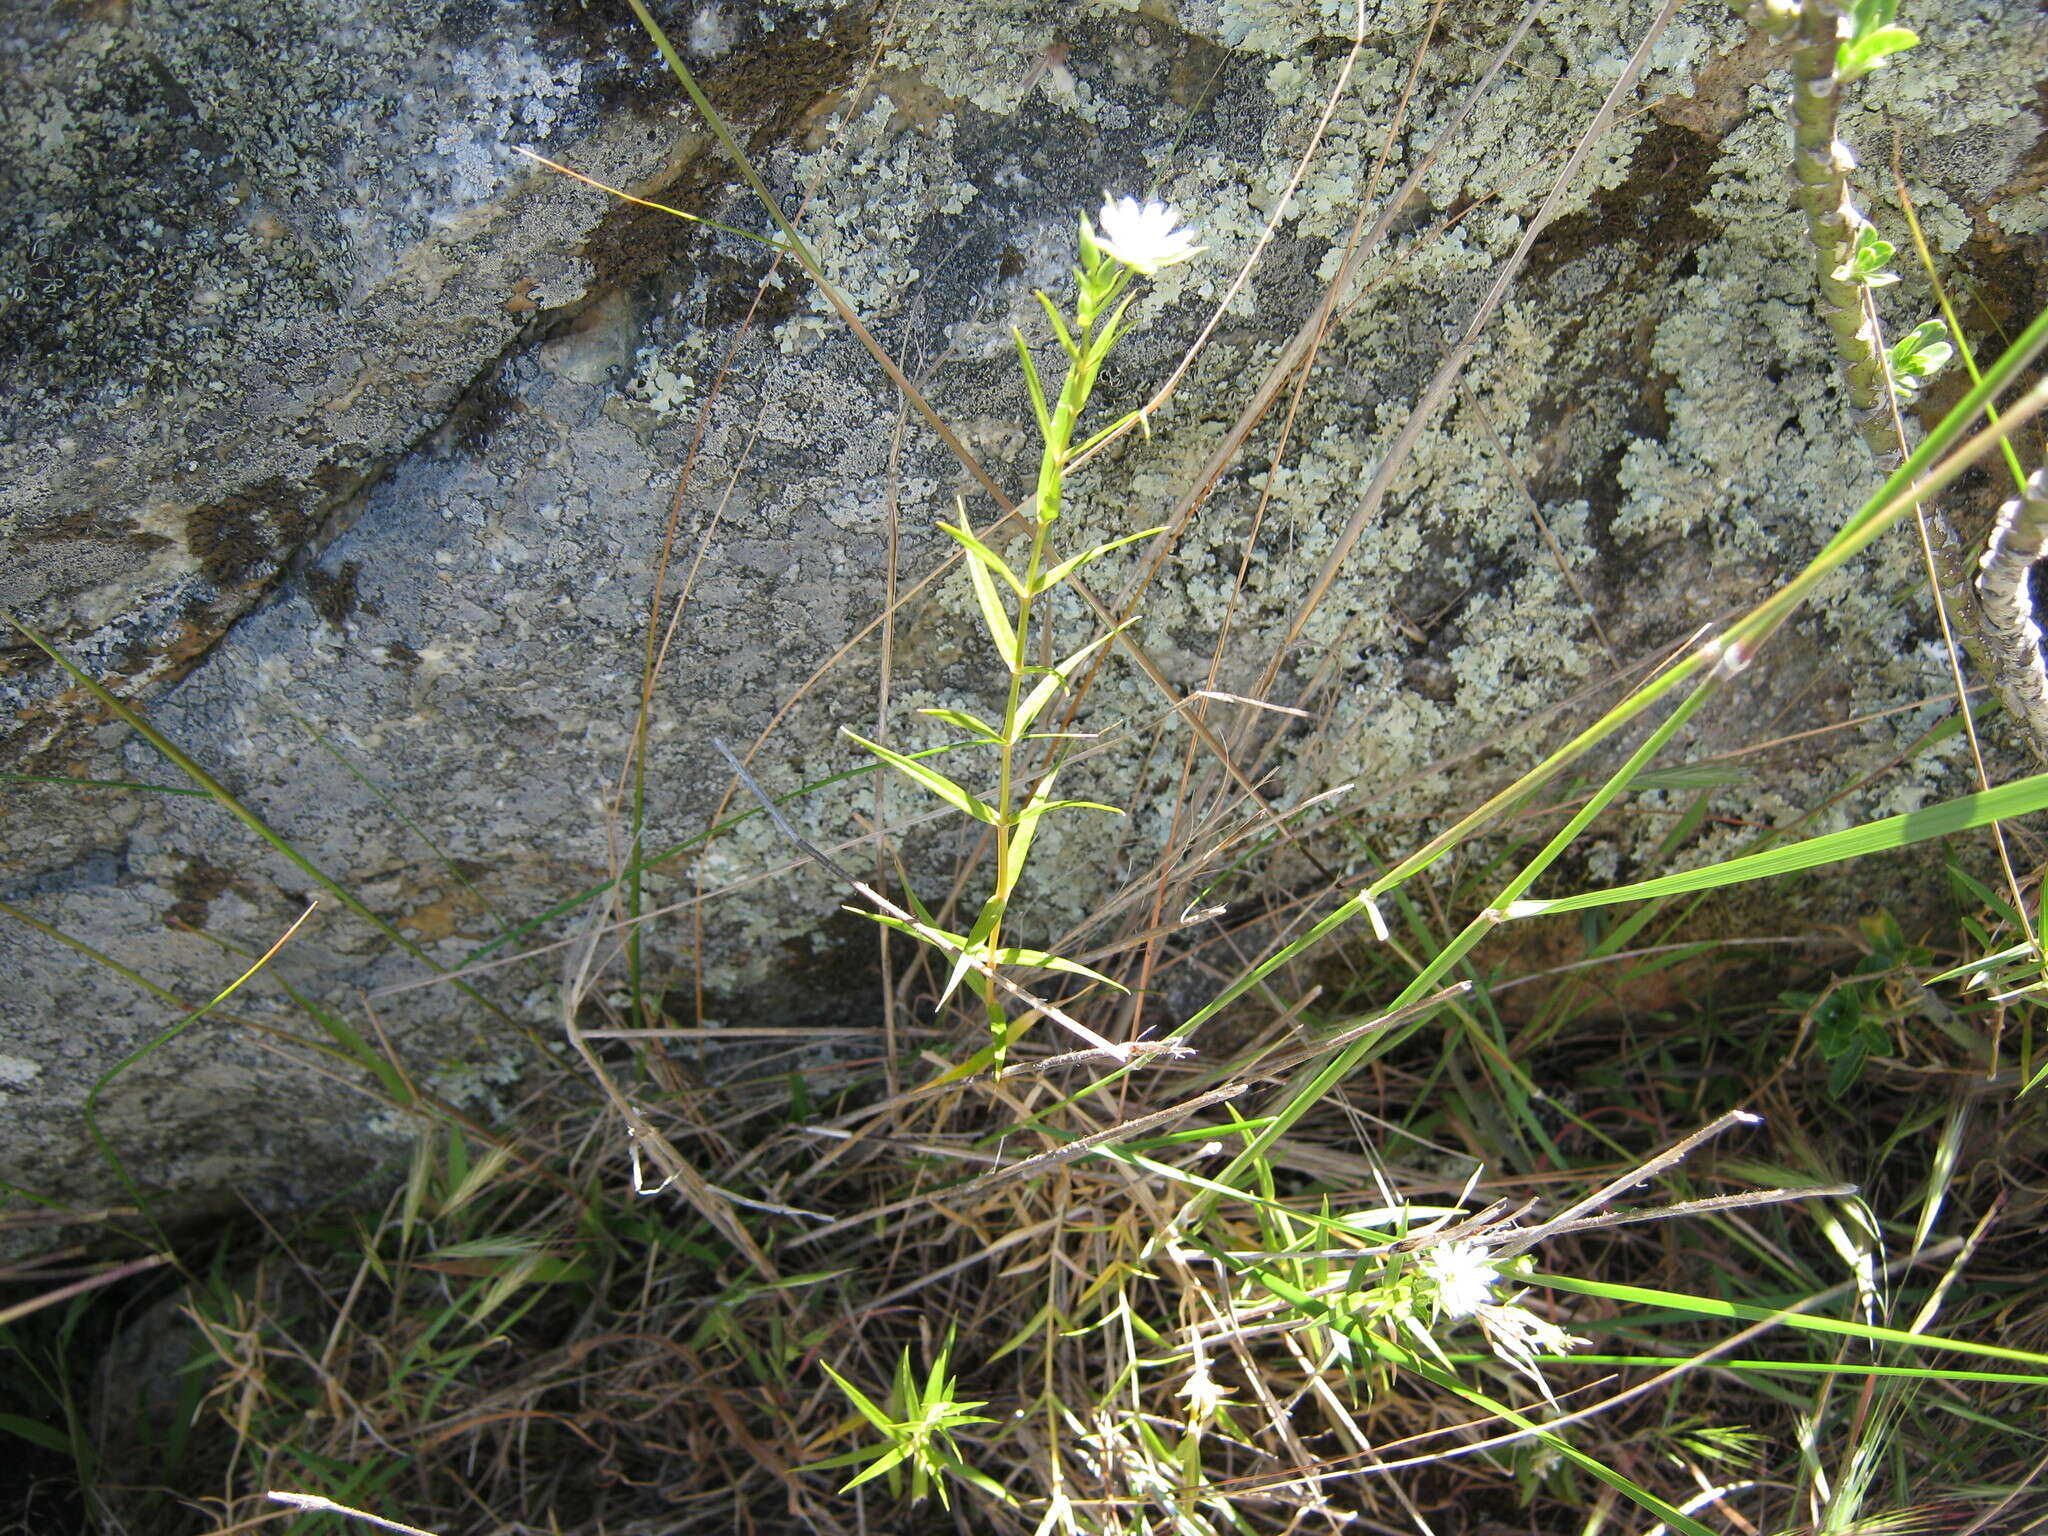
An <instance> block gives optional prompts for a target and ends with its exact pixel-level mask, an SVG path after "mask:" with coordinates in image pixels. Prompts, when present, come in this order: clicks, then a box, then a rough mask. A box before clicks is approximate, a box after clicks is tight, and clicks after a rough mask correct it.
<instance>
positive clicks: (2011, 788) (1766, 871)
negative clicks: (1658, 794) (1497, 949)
mask: <svg viewBox="0 0 2048 1536" xmlns="http://www.w3.org/2000/svg"><path fill="white" fill-rule="evenodd" d="M2044 807H2048V773H2037V774H2034V775H2033V776H2031V777H2029V778H2024V779H2015V780H2014V781H2013V782H2012V783H2010V784H2001V785H2000V786H1999V787H1998V788H1996V789H1994V790H1990V791H1988V792H1986V791H1980V792H1978V793H1976V794H1971V795H1959V796H1957V797H1956V798H1955V799H1953V800H1945V801H1943V802H1942V803H1941V804H1940V805H1935V806H1930V807H1928V808H1927V809H1926V810H1922V811H1908V812H1907V813H1906V814H1905V815H1903V816H1887V817H1885V818H1884V819H1883V820H1881V821H1872V822H1866V823H1864V824H1863V825H1862V826H1860V827H1850V828H1848V829H1847V830H1845V831H1841V832H1830V833H1828V834H1827V835H1826V836H1825V837H1813V838H1808V839H1807V840H1806V841H1805V842H1803V843H1792V844H1789V845H1787V846H1786V847H1783V848H1767V849H1765V850H1764V851H1763V852H1762V853H1751V854H1745V855H1743V856H1742V857H1741V858H1735V859H1726V860H1723V861H1722V862H1721V863H1719V864H1709V865H1707V866H1706V867H1705V868H1704V869H1689V870H1686V871H1684V872H1683V873H1680V874H1676V875H1663V876H1660V877H1658V878H1657V879H1655V880H1641V881H1637V882H1636V883H1635V884H1633V885H1617V886H1610V887H1609V888H1608V889H1606V890H1604V891H1585V892H1582V893H1580V894H1579V895H1577V896H1561V897H1558V898H1557V899H1555V900H1552V901H1517V902H1511V903H1509V905H1508V908H1507V916H1509V917H1511V918H1514V917H1536V916H1539V915H1541V914H1543V913H1549V912H1580V911H1584V910H1585V909H1586V908H1588V907H1606V906H1613V905H1615V904H1616V903H1618V902H1624V901H1649V900H1652V899H1654V898H1656V897H1659V896H1682V895H1685V894H1688V893H1690V892H1693V891H1711V890H1718V889H1719V888H1720V887H1722V886H1724V885H1739V884H1741V883H1743V882H1744V881H1749V880H1768V879H1772V878H1774V877H1776V876H1779V875H1789V874H1796V873H1798V872H1799V871H1801V870H1806V869H1816V868H1818V867H1819V866H1821V865H1823V864H1839V863H1841V862H1843V861H1844V860H1847V859H1858V858H1863V857H1865V856H1866V855H1869V854H1873V853H1888V852H1890V851H1892V850H1893V849H1895V848H1907V847H1911V846H1912V845H1913V844H1914V843H1924V842H1926V841H1928V840H1929V839H1930V838H1936V837H1950V836H1953V835H1954V834H1956V833H1958V832H1968V831H1971V830H1973V829H1974V828H1977V827H1981V826H1984V825H1986V824H1987V823H1989V822H1993V821H2001V820H2005V819H2007V818H2009V817H2013V816H2025V815H2027V814H2029V813H2030V812H2033V811H2038V810H2041V809H2043V808H2044Z"/></svg>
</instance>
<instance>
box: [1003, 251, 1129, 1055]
mask: <svg viewBox="0 0 2048 1536" xmlns="http://www.w3.org/2000/svg"><path fill="white" fill-rule="evenodd" d="M1088 281H1089V280H1088V279H1087V278H1085V277H1084V278H1083V279H1082V282H1083V285H1084V288H1085V286H1086V284H1087V282H1088ZM1101 307H1102V305H1101V299H1100V297H1098V298H1097V302H1096V303H1095V304H1094V305H1092V306H1091V305H1089V304H1088V302H1087V299H1086V297H1085V296H1084V298H1083V300H1082V303H1081V313H1080V314H1079V315H1077V317H1076V318H1077V320H1079V321H1080V330H1079V332H1078V334H1077V335H1076V336H1075V337H1074V347H1073V351H1072V352H1071V354H1070V355H1069V357H1068V361H1067V376H1066V379H1065V380H1064V381H1063V382H1062V383H1061V385H1060V396H1059V401H1058V403H1057V404H1055V405H1054V407H1053V411H1052V418H1051V420H1050V421H1049V422H1048V423H1047V426H1046V432H1045V452H1044V453H1043V454H1042V455H1041V456H1040V458H1039V461H1038V491H1037V495H1036V496H1035V497H1034V498H1033V500H1032V504H1031V558H1030V560H1029V561H1027V562H1026V564H1025V567H1024V591H1023V592H1022V594H1021V595H1019V597H1018V599H1017V648H1016V651H1015V660H1016V665H1015V666H1013V667H1012V668H1011V669H1010V689H1009V694H1008V697H1007V698H1006V699H1005V701H1004V704H1003V742H1002V752H1001V762H1000V769H999V777H998V780H997V785H996V827H995V830H996V893H997V894H996V897H995V900H996V902H997V903H998V907H997V913H996V918H995V921H994V923H993V924H992V925H991V926H990V928H989V931H988V936H987V938H986V940H985V941H984V942H985V943H986V944H987V946H988V953H989V954H991V955H993V954H994V953H995V952H996V951H997V950H998V949H1000V948H1001V947H1002V926H1003V914H1002V910H1001V907H1002V905H1003V904H1006V903H1007V901H1008V897H1009V893H1010V892H1011V891H1014V890H1015V889H1016V886H1017V880H1018V878H1019V877H1020V876H1021V874H1022V871H1021V870H1016V869H1013V868H1012V867H1011V859H1012V856H1013V850H1014V839H1013V836H1012V834H1013V833H1014V832H1015V830H1016V798H1017V749H1018V748H1019V747H1021V746H1022V745H1023V740H1022V735H1023V733H1022V732H1021V731H1020V730H1019V728H1018V723H1017V715H1018V710H1019V708H1020V706H1021V705H1022V703H1023V699H1024V669H1025V657H1027V656H1028V655H1029V654H1030V644H1031V608H1032V599H1033V598H1034V597H1035V596H1036V594H1037V589H1038V579H1039V574H1040V572H1041V571H1043V570H1044V568H1045V544H1046V533H1047V531H1048V530H1049V529H1050V528H1051V527H1052V524H1053V521H1054V519H1056V518H1057V517H1058V516H1059V515H1060V490H1061V483H1062V481H1063V479H1064V477H1065V475H1066V471H1067V461H1068V459H1069V458H1070V457H1071V456H1072V453H1073V442H1074V427H1075V424H1076V423H1077V422H1078V421H1079V420H1080V419H1081V412H1082V410H1083V408H1084V407H1085V406H1086V405H1087V403H1088V396H1089V394H1090V392H1091V391H1092V390H1093V389H1094V388H1095V375H1096V371H1097V369H1098V368H1099V367H1100V359H1099V358H1098V357H1096V356H1094V355H1093V351H1092V349H1091V347H1090V345H1089V342H1090V337H1091V332H1092V330H1093V324H1094V319H1095V316H1096V314H1099V313H1100V311H1101ZM982 999H983V1002H984V1003H985V1005H986V1006H987V1009H988V1016H989V1027H990V1030H991V1032H992V1033H993V1034H994V1036H995V1043H996V1049H997V1053H998V1054H999V1055H1000V1054H1001V1052H1002V1051H1003V1049H1004V1047H1005V1046H1006V1045H1007V1043H1008V1041H1007V1034H1008V1018H1007V1016H1006V1015H1005V1014H1004V1013H1003V1011H1002V1005H1001V1004H1000V1003H999V1002H998V1001H997V1000H996V987H995V983H994V982H993V981H992V980H989V979H987V978H984V979H983V983H982Z"/></svg>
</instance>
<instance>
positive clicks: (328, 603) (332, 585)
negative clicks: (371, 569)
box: [306, 560, 363, 629]
mask: <svg viewBox="0 0 2048 1536" xmlns="http://www.w3.org/2000/svg"><path fill="white" fill-rule="evenodd" d="M362 569H363V565H362V562H361V561H360V560H344V561H342V563H341V567H340V569H339V570H334V571H326V570H322V569H321V568H320V567H319V566H317V565H315V566H309V567H307V569H306V601H307V602H309V603H311V604H312V605H313V611H314V612H315V613H317V614H319V615H320V617H321V618H323V619H325V620H326V621H327V622H328V623H329V624H331V625H333V626H334V628H336V629H340V628H341V627H342V626H343V625H344V624H346V623H347V622H348V621H349V618H350V617H351V616H352V615H353V614H354V613H355V611H356V601H357V592H356V578H357V577H358V576H359V575H361V574H362Z"/></svg>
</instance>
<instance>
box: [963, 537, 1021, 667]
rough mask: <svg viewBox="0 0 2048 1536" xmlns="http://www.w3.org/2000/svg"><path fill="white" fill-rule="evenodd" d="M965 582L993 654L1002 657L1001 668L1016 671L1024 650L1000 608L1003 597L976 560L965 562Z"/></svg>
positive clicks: (1007, 617)
mask: <svg viewBox="0 0 2048 1536" xmlns="http://www.w3.org/2000/svg"><path fill="white" fill-rule="evenodd" d="M967 579H968V580H969V581H971V582H973V583H974V600H975V602H977V603H979V604H980V605H981V621H982V623H983V624H985V625H987V626H988V637H989V639H990V640H991V641H993V642H994V643H995V648H996V654H997V655H998V656H1000V657H1002V658H1003V665H1004V666H1006V667H1008V668H1009V669H1010V670H1011V671H1012V672H1014V671H1016V670H1017V669H1018V668H1019V667H1020V666H1022V665H1023V664H1024V648H1023V647H1022V646H1021V645H1019V644H1018V641H1017V631H1016V630H1015V629H1014V628H1013V627H1012V626H1011V624H1010V615H1009V613H1008V612H1007V611H1006V610H1005V609H1004V607H1003V596H1002V594H1001V593H1000V592H998V591H996V581H995V578H994V577H993V576H991V575H989V573H988V567H987V566H985V565H983V564H982V563H981V562H980V561H979V560H969V561H968V562H967Z"/></svg>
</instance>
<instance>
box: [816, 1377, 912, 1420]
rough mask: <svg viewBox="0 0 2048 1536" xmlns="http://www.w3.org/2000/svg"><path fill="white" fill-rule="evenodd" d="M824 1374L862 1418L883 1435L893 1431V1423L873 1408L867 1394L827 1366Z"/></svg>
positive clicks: (873, 1405)
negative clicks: (837, 1385) (836, 1384)
mask: <svg viewBox="0 0 2048 1536" xmlns="http://www.w3.org/2000/svg"><path fill="white" fill-rule="evenodd" d="M818 1363H819V1364H820V1365H825V1362H824V1361H822V1360H820V1361H819V1362H818ZM825 1374H826V1375H827V1376H830V1377H831V1378H832V1379H833V1380H834V1381H836V1382H837V1383H838V1384H839V1390H840V1391H842V1392H844V1393H845V1394H846V1400H847V1401H848V1402H849V1403H851V1404H853V1406H854V1408H855V1410H856V1411H857V1412H858V1413H859V1414H860V1416H861V1417H862V1418H864V1419H866V1420H867V1421H868V1422H869V1423H870V1424H872V1425H874V1426H875V1428H877V1429H879V1430H880V1431H881V1432H882V1433H883V1434H885V1435H886V1434H889V1433H890V1432H891V1431H892V1430H894V1429H895V1427H896V1425H895V1422H894V1421H893V1420H892V1419H891V1418H890V1417H889V1416H888V1415H887V1414H886V1413H884V1412H882V1410H881V1409H880V1408H878V1407H876V1406H875V1404H874V1402H873V1400H872V1399H870V1398H869V1396H868V1395H867V1393H865V1392H863V1391H861V1389H860V1388H859V1387H856V1386H855V1385H854V1384H853V1383H852V1382H850V1381H848V1380H847V1379H846V1378H845V1377H844V1376H842V1375H840V1374H839V1373H838V1372H837V1371H835V1370H833V1369H832V1367H831V1366H829V1365H825Z"/></svg>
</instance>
